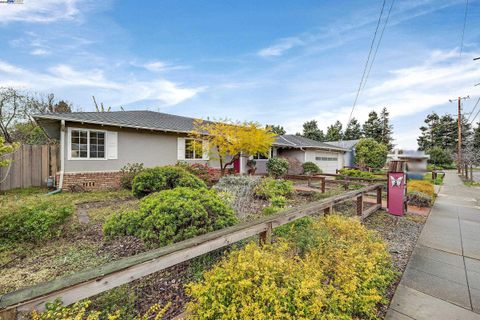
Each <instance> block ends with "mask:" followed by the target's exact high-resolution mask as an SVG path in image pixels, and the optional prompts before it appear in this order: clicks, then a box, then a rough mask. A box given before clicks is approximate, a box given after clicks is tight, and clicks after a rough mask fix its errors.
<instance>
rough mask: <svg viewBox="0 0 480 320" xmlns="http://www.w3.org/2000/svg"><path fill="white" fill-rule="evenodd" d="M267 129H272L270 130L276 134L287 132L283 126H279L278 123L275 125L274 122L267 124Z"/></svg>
mask: <svg viewBox="0 0 480 320" xmlns="http://www.w3.org/2000/svg"><path fill="white" fill-rule="evenodd" d="M267 129H270V131H272V132H273V133H275V134H276V135H279V136H281V135H282V134H285V133H287V132H286V131H285V129H284V128H283V127H282V126H277V125H274V124H272V125H267Z"/></svg>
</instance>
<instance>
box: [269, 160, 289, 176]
mask: <svg viewBox="0 0 480 320" xmlns="http://www.w3.org/2000/svg"><path fill="white" fill-rule="evenodd" d="M288 167H289V164H288V160H287V159H284V158H278V157H273V158H270V159H268V161H267V173H268V174H269V175H270V176H272V177H274V178H280V177H282V176H284V175H285V174H286V173H287V172H288Z"/></svg>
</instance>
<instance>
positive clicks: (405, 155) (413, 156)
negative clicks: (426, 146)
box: [387, 149, 430, 172]
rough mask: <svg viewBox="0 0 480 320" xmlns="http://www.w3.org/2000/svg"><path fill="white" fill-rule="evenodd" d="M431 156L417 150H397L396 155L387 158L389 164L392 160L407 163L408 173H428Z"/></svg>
mask: <svg viewBox="0 0 480 320" xmlns="http://www.w3.org/2000/svg"><path fill="white" fill-rule="evenodd" d="M429 159H430V156H429V155H428V154H425V152H423V151H416V150H399V149H395V150H394V153H391V154H389V155H388V156H387V162H388V161H391V160H402V161H405V162H406V163H407V171H409V172H424V171H427V165H428V160H429Z"/></svg>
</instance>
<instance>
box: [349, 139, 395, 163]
mask: <svg viewBox="0 0 480 320" xmlns="http://www.w3.org/2000/svg"><path fill="white" fill-rule="evenodd" d="M387 155H388V148H387V146H386V145H384V144H382V143H379V142H377V141H375V140H374V139H372V138H363V139H360V141H359V142H358V143H357V145H356V147H355V161H356V163H357V165H359V166H360V167H365V168H383V166H384V165H385V162H386V161H387Z"/></svg>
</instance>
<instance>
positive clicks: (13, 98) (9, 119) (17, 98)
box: [0, 88, 28, 143]
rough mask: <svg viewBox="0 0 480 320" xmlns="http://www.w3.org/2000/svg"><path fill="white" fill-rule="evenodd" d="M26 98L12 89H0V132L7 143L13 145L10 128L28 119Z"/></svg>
mask: <svg viewBox="0 0 480 320" xmlns="http://www.w3.org/2000/svg"><path fill="white" fill-rule="evenodd" d="M25 102H26V96H25V95H24V94H23V93H21V92H19V91H18V90H16V89H13V88H0V131H1V133H2V135H3V137H4V138H5V141H6V142H7V143H13V137H12V128H13V127H14V126H15V124H17V123H18V122H22V121H25V120H27V119H28V113H27V104H26V103H25Z"/></svg>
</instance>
